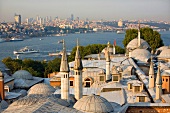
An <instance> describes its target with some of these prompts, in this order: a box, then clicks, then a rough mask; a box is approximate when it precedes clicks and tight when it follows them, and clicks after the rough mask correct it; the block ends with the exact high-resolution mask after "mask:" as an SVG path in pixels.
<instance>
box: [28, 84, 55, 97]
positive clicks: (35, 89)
mask: <svg viewBox="0 0 170 113" xmlns="http://www.w3.org/2000/svg"><path fill="white" fill-rule="evenodd" d="M54 92H55V88H53V87H52V86H50V85H48V84H44V83H39V84H36V85H34V86H32V87H31V88H30V89H29V91H28V95H30V94H34V95H51V94H53V93H54Z"/></svg>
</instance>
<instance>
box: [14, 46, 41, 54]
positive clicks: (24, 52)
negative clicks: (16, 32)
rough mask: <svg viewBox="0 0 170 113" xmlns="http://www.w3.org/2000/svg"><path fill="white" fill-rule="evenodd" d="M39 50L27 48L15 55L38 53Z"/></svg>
mask: <svg viewBox="0 0 170 113" xmlns="http://www.w3.org/2000/svg"><path fill="white" fill-rule="evenodd" d="M38 52H39V51H38V50H34V49H29V48H28V47H27V46H26V47H24V48H22V49H20V50H18V51H13V53H14V54H28V53H38Z"/></svg>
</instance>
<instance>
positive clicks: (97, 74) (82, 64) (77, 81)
mask: <svg viewBox="0 0 170 113" xmlns="http://www.w3.org/2000/svg"><path fill="white" fill-rule="evenodd" d="M63 45H64V46H63V54H62V58H61V65H60V72H58V73H55V72H54V73H52V74H50V75H49V77H50V79H47V78H45V79H43V78H39V77H33V76H32V75H31V74H30V73H29V72H27V71H25V70H19V71H17V72H15V73H14V74H13V75H12V76H9V70H8V69H7V68H3V67H5V66H1V65H0V66H1V67H0V69H1V73H0V96H1V103H0V111H1V112H3V113H11V112H14V111H15V112H53V113H58V112H59V113H65V112H70V113H125V112H127V113H131V112H133V113H144V112H145V113H146V112H159V113H167V112H170V49H169V47H167V46H164V47H161V48H159V49H157V51H156V53H155V54H153V53H152V54H151V53H150V51H151V48H150V46H149V44H148V43H147V42H146V41H145V40H143V39H141V38H140V24H139V28H138V38H135V39H133V40H132V41H130V42H129V44H128V45H127V47H126V55H118V54H116V49H115V46H116V45H115V43H114V45H113V47H110V43H109V42H108V45H107V47H106V48H105V49H103V51H102V52H101V53H99V54H92V55H87V56H86V57H85V58H86V60H85V59H84V60H82V59H81V56H80V50H79V43H78V40H77V50H76V55H75V61H72V62H68V60H67V54H66V45H65V42H63ZM14 91H15V92H14ZM14 97H15V98H14Z"/></svg>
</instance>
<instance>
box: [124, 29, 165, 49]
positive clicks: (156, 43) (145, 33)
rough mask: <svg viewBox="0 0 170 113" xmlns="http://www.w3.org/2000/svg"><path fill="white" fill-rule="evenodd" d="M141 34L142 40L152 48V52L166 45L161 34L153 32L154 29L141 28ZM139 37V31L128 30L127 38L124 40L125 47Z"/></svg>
mask: <svg viewBox="0 0 170 113" xmlns="http://www.w3.org/2000/svg"><path fill="white" fill-rule="evenodd" d="M140 33H141V38H142V39H144V40H145V41H146V42H147V43H148V44H149V45H150V46H151V49H152V50H154V51H155V50H156V48H159V47H161V46H163V45H164V44H163V41H162V39H161V35H160V34H159V32H157V31H153V29H151V28H148V27H146V28H141V29H140ZM137 36H138V30H137V29H128V30H126V34H125V38H124V40H123V44H124V47H126V46H127V44H128V43H129V42H130V41H131V40H133V39H134V38H136V37H137Z"/></svg>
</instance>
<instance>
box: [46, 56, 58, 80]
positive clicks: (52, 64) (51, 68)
mask: <svg viewBox="0 0 170 113" xmlns="http://www.w3.org/2000/svg"><path fill="white" fill-rule="evenodd" d="M60 63H61V59H60V58H55V59H54V60H51V61H49V62H48V64H47V66H46V67H45V71H44V77H47V75H48V74H49V73H52V72H59V71H60Z"/></svg>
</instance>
